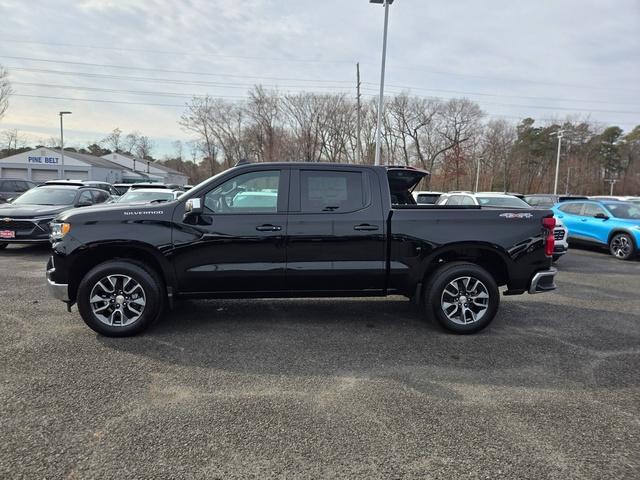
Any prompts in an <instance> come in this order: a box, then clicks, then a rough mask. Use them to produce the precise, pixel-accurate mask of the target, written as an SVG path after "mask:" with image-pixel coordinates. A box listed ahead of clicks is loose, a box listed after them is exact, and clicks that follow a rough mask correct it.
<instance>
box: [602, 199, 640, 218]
mask: <svg viewBox="0 0 640 480" xmlns="http://www.w3.org/2000/svg"><path fill="white" fill-rule="evenodd" d="M606 205H607V208H608V209H609V211H610V212H611V214H612V215H613V216H614V217H616V218H624V219H627V220H640V205H638V204H634V203H631V202H629V203H607V204H606Z"/></svg>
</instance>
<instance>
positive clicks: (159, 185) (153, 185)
mask: <svg viewBox="0 0 640 480" xmlns="http://www.w3.org/2000/svg"><path fill="white" fill-rule="evenodd" d="M138 188H164V189H167V190H181V191H183V190H184V189H183V188H182V187H181V186H180V185H178V184H176V183H155V182H139V183H132V184H131V187H130V189H131V190H135V189H138Z"/></svg>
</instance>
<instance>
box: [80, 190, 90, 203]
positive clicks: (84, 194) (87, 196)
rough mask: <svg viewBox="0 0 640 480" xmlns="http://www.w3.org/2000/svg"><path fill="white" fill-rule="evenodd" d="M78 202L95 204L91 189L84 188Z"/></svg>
mask: <svg viewBox="0 0 640 480" xmlns="http://www.w3.org/2000/svg"><path fill="white" fill-rule="evenodd" d="M78 204H80V205H86V204H89V205H93V196H92V195H91V190H84V191H83V192H82V193H80V196H79V197H78Z"/></svg>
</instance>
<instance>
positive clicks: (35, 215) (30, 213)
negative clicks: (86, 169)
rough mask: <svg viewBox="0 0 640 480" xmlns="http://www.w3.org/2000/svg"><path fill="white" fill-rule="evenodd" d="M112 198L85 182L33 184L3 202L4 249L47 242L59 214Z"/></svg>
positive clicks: (0, 237) (0, 238) (0, 234)
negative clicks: (75, 183)
mask: <svg viewBox="0 0 640 480" xmlns="http://www.w3.org/2000/svg"><path fill="white" fill-rule="evenodd" d="M108 199H109V193H108V192H105V191H104V190H100V189H97V188H91V187H86V186H83V185H44V186H42V187H36V188H32V189H31V190H29V191H27V192H25V193H23V194H22V195H20V196H19V197H17V198H16V199H14V200H13V201H12V202H11V203H6V204H2V205H0V249H3V248H6V247H7V245H8V244H9V243H39V242H41V243H46V242H48V241H49V233H50V230H49V223H50V222H51V220H53V218H54V217H55V216H56V215H58V214H59V213H61V212H64V211H66V210H70V209H73V208H77V207H85V206H89V205H95V204H98V203H104V202H106V201H107V200H108Z"/></svg>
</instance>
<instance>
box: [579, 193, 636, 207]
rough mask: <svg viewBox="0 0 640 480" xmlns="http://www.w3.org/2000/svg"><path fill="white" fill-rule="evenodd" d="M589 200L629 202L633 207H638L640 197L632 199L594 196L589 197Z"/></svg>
mask: <svg viewBox="0 0 640 480" xmlns="http://www.w3.org/2000/svg"><path fill="white" fill-rule="evenodd" d="M589 199H590V200H617V201H620V202H631V203H633V204H635V205H640V197H632V196H622V197H619V196H600V195H598V196H594V197H589Z"/></svg>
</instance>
